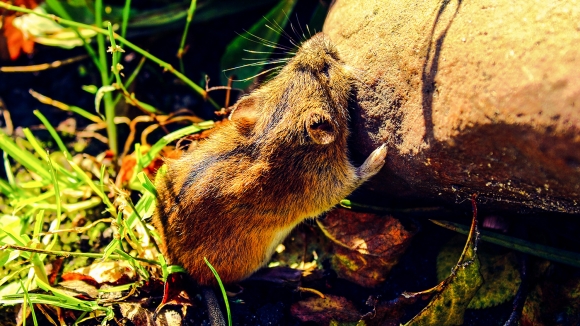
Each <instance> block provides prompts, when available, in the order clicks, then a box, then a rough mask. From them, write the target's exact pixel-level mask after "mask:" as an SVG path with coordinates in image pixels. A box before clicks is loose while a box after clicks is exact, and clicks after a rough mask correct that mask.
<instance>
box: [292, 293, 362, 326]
mask: <svg viewBox="0 0 580 326" xmlns="http://www.w3.org/2000/svg"><path fill="white" fill-rule="evenodd" d="M290 311H291V313H292V315H293V316H294V317H296V318H298V319H299V320H300V321H301V322H303V323H305V322H315V323H317V324H319V325H328V324H329V323H331V322H356V321H358V320H359V319H360V313H359V312H358V310H357V309H356V308H355V306H354V305H353V304H352V302H350V301H348V300H347V299H345V298H343V297H339V296H335V295H326V296H325V297H324V298H321V297H318V296H317V297H312V298H308V299H306V300H302V301H299V302H297V303H295V304H293V305H292V307H290Z"/></svg>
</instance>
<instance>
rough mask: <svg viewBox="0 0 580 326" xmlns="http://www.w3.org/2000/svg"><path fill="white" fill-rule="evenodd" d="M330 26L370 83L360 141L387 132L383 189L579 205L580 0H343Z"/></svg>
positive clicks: (356, 133) (564, 207) (389, 193)
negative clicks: (477, 195)
mask: <svg viewBox="0 0 580 326" xmlns="http://www.w3.org/2000/svg"><path fill="white" fill-rule="evenodd" d="M324 32H325V33H326V34H328V36H329V37H330V39H331V40H332V41H333V42H334V43H335V44H336V46H337V47H338V49H339V51H340V53H341V55H342V57H343V58H344V60H345V61H346V62H347V63H348V64H350V65H352V66H354V67H355V68H357V69H358V70H359V77H360V80H361V81H362V82H363V83H364V85H365V86H362V87H360V89H359V90H358V92H357V93H358V94H357V95H356V97H357V102H358V104H359V106H360V109H357V110H355V111H356V112H354V113H353V121H354V126H353V142H354V144H355V145H354V146H353V149H352V150H353V151H354V152H355V154H357V153H358V154H360V155H364V154H368V153H370V152H371V151H372V150H373V149H374V148H376V147H377V146H379V144H381V143H383V142H385V141H387V142H388V143H389V148H390V149H389V156H388V161H387V164H386V168H384V169H383V171H382V173H381V174H380V175H379V176H377V177H376V178H375V179H374V181H373V182H371V183H370V184H369V186H370V187H372V188H373V189H374V190H375V191H377V192H379V193H381V194H384V195H386V196H385V198H391V199H393V198H395V199H412V198H425V197H429V198H441V199H444V200H448V201H456V200H457V199H465V198H468V197H469V195H470V194H472V193H478V194H479V195H480V197H484V198H487V199H489V200H491V201H493V202H494V203H496V204H498V205H499V206H507V207H510V208H514V207H515V208H517V207H520V208H521V207H531V208H537V209H540V210H546V211H562V212H569V213H580V204H579V202H580V2H578V1H525V2H517V3H516V2H513V1H508V0H496V1H494V0H492V1H489V0H485V1H484V0H471V1H457V0H451V1H435V0H426V1H408V0H407V1H398V0H397V1H396V0H392V1H389V0H375V1H371V0H366V1H357V0H336V1H335V3H334V5H333V7H332V8H331V10H330V13H329V16H328V18H327V20H326V23H325V26H324ZM489 200H488V201H489Z"/></svg>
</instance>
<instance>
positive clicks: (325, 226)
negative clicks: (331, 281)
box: [317, 209, 417, 287]
mask: <svg viewBox="0 0 580 326" xmlns="http://www.w3.org/2000/svg"><path fill="white" fill-rule="evenodd" d="M317 222H318V225H319V226H320V228H321V229H322V231H323V232H324V234H325V235H326V236H327V237H328V238H330V239H331V240H332V241H333V242H334V244H335V245H334V249H335V254H334V256H333V258H332V266H333V268H334V269H335V270H336V271H337V273H338V275H339V277H342V278H345V279H347V280H349V281H352V282H355V283H357V284H359V285H362V286H365V287H373V286H376V285H378V284H380V283H381V282H383V281H384V280H385V279H386V277H387V275H388V273H389V272H390V270H391V268H392V267H393V266H395V265H396V264H397V263H398V261H399V257H400V256H401V255H402V254H403V253H404V252H405V249H407V246H408V245H409V244H410V241H411V239H412V238H413V235H415V233H416V232H417V228H416V227H415V226H411V227H410V228H409V229H406V228H405V227H404V226H403V225H402V224H401V223H400V222H399V220H397V219H396V218H394V217H392V216H388V215H387V216H380V215H376V214H370V213H358V212H353V211H350V210H347V209H334V210H332V211H330V212H329V213H328V214H327V216H326V218H324V219H322V220H318V221H317Z"/></svg>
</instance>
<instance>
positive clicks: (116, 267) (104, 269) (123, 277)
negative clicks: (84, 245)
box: [62, 260, 137, 285]
mask: <svg viewBox="0 0 580 326" xmlns="http://www.w3.org/2000/svg"><path fill="white" fill-rule="evenodd" d="M78 275H82V276H83V277H84V279H83V281H88V280H89V278H92V279H93V280H94V281H95V282H97V284H103V283H107V284H112V285H119V284H126V283H129V282H131V281H133V280H135V278H136V276H137V274H136V273H135V270H134V269H133V267H132V266H131V265H130V264H129V263H128V262H126V261H122V260H118V261H106V262H96V263H93V264H91V265H89V266H86V267H83V268H79V269H77V270H74V271H73V272H71V273H65V274H63V276H62V277H63V279H65V280H66V279H80V278H82V277H79V276H78Z"/></svg>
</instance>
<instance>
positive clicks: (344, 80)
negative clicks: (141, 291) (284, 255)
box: [153, 33, 387, 286]
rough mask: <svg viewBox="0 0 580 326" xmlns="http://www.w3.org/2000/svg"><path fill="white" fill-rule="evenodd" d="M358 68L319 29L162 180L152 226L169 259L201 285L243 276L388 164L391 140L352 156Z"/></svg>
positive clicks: (162, 175)
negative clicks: (355, 159) (360, 157)
mask: <svg viewBox="0 0 580 326" xmlns="http://www.w3.org/2000/svg"><path fill="white" fill-rule="evenodd" d="M355 80H356V76H355V72H354V70H353V69H352V68H350V67H349V66H348V65H346V64H345V63H344V62H343V61H342V60H341V58H340V55H339V53H338V50H337V48H336V47H335V46H334V45H333V44H332V42H331V41H330V40H329V38H328V37H327V36H326V35H324V34H323V33H318V34H315V35H314V36H313V37H311V38H310V39H308V40H306V41H304V42H303V44H302V45H301V46H300V48H299V49H298V51H297V52H296V54H295V55H294V56H293V57H292V58H291V59H289V60H288V62H287V63H286V65H285V66H284V67H283V68H282V69H281V70H280V73H279V74H278V75H276V76H275V77H273V78H272V79H270V80H269V81H267V82H266V83H264V84H263V85H262V86H260V87H258V88H257V89H255V90H253V91H252V92H251V93H249V94H247V95H244V96H242V97H241V98H240V99H239V100H238V101H237V102H236V103H235V104H234V105H233V109H232V111H231V113H230V116H229V118H228V119H229V121H228V123H224V124H221V125H220V126H219V127H218V128H216V129H215V131H213V132H212V133H210V134H209V136H208V137H207V138H206V139H203V140H200V141H199V143H198V144H197V145H196V146H195V148H194V149H193V150H191V151H187V152H184V154H182V155H181V157H179V158H176V159H166V161H165V165H166V170H165V171H164V173H160V175H158V176H157V178H156V182H155V185H156V188H157V192H158V200H157V208H156V212H155V213H154V215H153V224H154V226H155V227H156V229H157V231H158V233H159V236H160V239H161V242H162V243H161V244H160V250H161V251H162V252H163V253H164V255H165V257H166V258H167V259H168V261H169V263H171V264H177V265H181V266H182V267H184V268H185V269H186V270H187V271H188V273H189V274H190V276H191V277H192V278H193V279H194V280H195V281H196V282H197V283H198V284H199V285H201V286H214V285H216V284H217V282H216V278H215V277H214V275H213V273H212V272H211V271H210V269H209V268H208V266H207V265H206V263H205V261H204V257H205V258H207V260H208V261H209V262H210V263H211V264H212V265H213V267H214V268H215V270H216V271H217V273H218V274H219V276H220V279H221V280H222V282H223V283H226V284H231V283H236V282H239V281H242V280H244V279H246V278H248V277H249V276H251V275H252V274H253V273H254V272H255V271H257V270H258V269H260V268H261V267H263V266H264V265H265V264H266V263H267V262H268V261H269V259H270V258H271V256H272V254H273V253H274V250H275V248H276V246H277V245H278V244H279V243H281V242H282V241H283V240H284V238H285V237H286V236H287V235H288V234H289V232H290V231H291V230H292V229H293V228H294V227H296V226H297V225H298V224H299V223H301V222H303V221H304V220H306V219H310V218H316V217H317V216H320V215H321V214H323V213H324V212H326V211H328V210H330V209H331V208H332V207H334V206H335V205H336V204H338V203H339V201H340V200H341V199H343V198H345V197H346V196H348V195H349V194H350V193H351V192H352V191H354V190H355V189H356V188H357V187H359V186H360V185H361V184H362V183H363V182H365V181H366V180H368V179H369V178H371V177H372V176H374V175H375V174H376V173H377V172H379V170H380V169H381V168H382V167H383V165H384V163H385V158H386V155H387V146H386V144H383V145H382V146H380V147H378V148H377V149H375V150H374V151H373V152H372V153H371V154H370V155H369V156H368V158H366V160H365V161H364V163H363V164H362V165H360V166H355V165H354V164H353V163H352V162H351V160H350V159H349V151H348V147H347V140H348V138H349V98H350V97H351V96H352V93H353V89H354V85H355Z"/></svg>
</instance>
